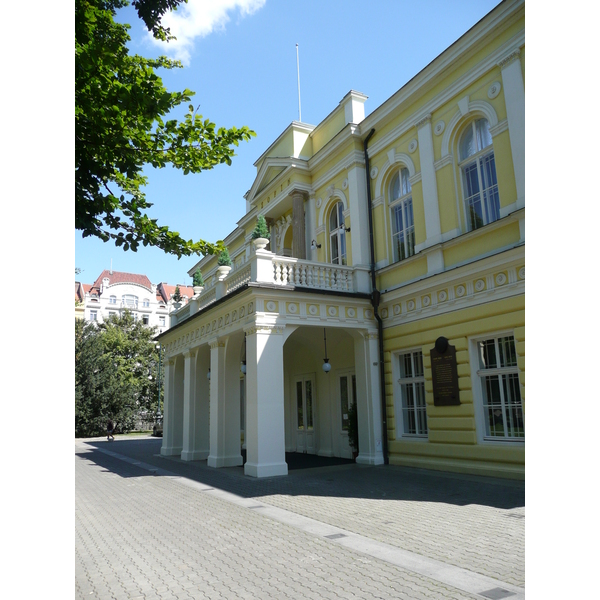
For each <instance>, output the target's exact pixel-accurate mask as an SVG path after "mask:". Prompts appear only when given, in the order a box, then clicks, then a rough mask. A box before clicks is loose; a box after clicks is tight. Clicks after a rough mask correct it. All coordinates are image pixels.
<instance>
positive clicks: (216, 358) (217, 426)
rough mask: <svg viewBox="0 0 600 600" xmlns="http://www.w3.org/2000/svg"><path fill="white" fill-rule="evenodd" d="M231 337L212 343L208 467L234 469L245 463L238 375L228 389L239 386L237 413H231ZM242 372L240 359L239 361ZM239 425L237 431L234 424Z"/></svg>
mask: <svg viewBox="0 0 600 600" xmlns="http://www.w3.org/2000/svg"><path fill="white" fill-rule="evenodd" d="M227 343H228V338H226V337H225V338H220V339H218V340H215V341H213V342H212V343H211V344H210V454H209V455H208V459H207V464H208V466H209V467H234V466H239V465H241V464H242V463H243V460H242V455H241V451H240V450H241V446H240V407H239V373H236V374H237V375H238V378H237V379H235V380H234V381H233V382H232V381H231V380H230V381H229V387H231V386H232V385H234V384H237V386H238V403H237V412H235V413H234V414H228V410H227V408H228V406H227V405H228V402H227V400H228V397H227V394H228V385H227V384H228V376H229V379H231V373H228V372H227V369H226V362H227V361H226V351H227ZM237 364H238V372H239V359H238V361H237ZM236 423H237V432H236V430H235V424H236Z"/></svg>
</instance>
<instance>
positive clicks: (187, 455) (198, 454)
mask: <svg viewBox="0 0 600 600" xmlns="http://www.w3.org/2000/svg"><path fill="white" fill-rule="evenodd" d="M207 458H208V450H184V451H183V452H182V453H181V460H206V459H207Z"/></svg>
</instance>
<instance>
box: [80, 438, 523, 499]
mask: <svg viewBox="0 0 600 600" xmlns="http://www.w3.org/2000/svg"><path fill="white" fill-rule="evenodd" d="M80 441H85V443H86V445H87V446H88V448H93V449H92V450H83V449H80V450H78V451H77V452H76V455H77V456H78V457H80V458H84V459H86V460H90V461H92V462H94V463H95V464H97V465H98V466H100V467H102V468H103V469H105V470H106V471H109V472H111V473H115V474H117V475H119V476H121V477H146V476H148V475H149V474H150V473H149V471H148V469H147V468H146V465H151V466H152V467H153V468H156V469H160V470H163V471H168V472H169V473H170V474H175V475H179V476H181V477H186V478H188V479H192V480H194V481H197V482H200V483H203V484H206V485H210V486H211V487H216V488H219V489H222V490H225V491H228V492H231V493H233V494H237V495H239V496H242V497H245V498H259V497H261V496H270V495H275V494H281V495H290V496H299V495H304V496H329V497H340V498H366V499H378V500H381V499H385V500H402V501H414V502H443V503H446V504H454V505H457V506H465V505H468V504H475V505H482V506H490V507H494V508H500V509H513V508H518V507H523V506H525V483H524V482H523V481H513V480H504V479H496V478H491V477H480V476H475V475H462V474H454V473H443V472H438V471H428V470H425V469H412V468H408V467H397V466H393V465H381V466H376V467H373V466H367V465H357V464H356V463H354V462H352V461H347V460H344V459H330V458H326V457H318V456H310V457H307V456H306V455H297V454H286V461H289V462H288V469H289V475H288V476H287V477H271V478H264V479H255V478H253V477H246V476H245V475H244V470H243V467H229V468H222V469H214V468H211V467H208V466H207V464H206V461H205V460H204V461H191V462H188V461H182V460H181V459H180V458H179V457H164V456H160V447H161V444H162V440H161V439H160V438H157V439H154V438H138V439H127V440H124V439H119V438H117V440H116V441H115V442H108V441H99V440H93V441H92V440H80ZM106 451H108V452H114V453H115V454H118V455H120V456H126V457H128V458H129V459H132V460H133V461H136V462H140V463H144V465H143V466H139V465H135V464H131V463H129V462H126V461H124V460H122V459H120V458H117V457H114V456H111V455H110V454H106ZM336 461H337V462H336ZM292 465H294V466H293V467H292Z"/></svg>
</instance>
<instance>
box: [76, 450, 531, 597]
mask: <svg viewBox="0 0 600 600" xmlns="http://www.w3.org/2000/svg"><path fill="white" fill-rule="evenodd" d="M140 442H141V443H139V444H138V443H137V440H136V441H133V442H131V441H126V442H121V441H119V442H117V443H113V444H111V446H110V450H111V451H113V452H117V453H118V454H120V455H127V456H129V457H131V458H136V459H137V460H140V461H141V462H143V463H144V464H152V465H153V466H156V467H159V468H162V469H167V470H169V471H171V472H176V473H178V474H179V475H180V476H181V477H184V478H185V480H186V481H189V480H191V481H196V482H201V483H202V484H205V485H207V486H209V487H213V488H214V489H218V490H224V491H227V492H230V493H233V494H236V495H237V496H241V497H243V498H248V499H250V500H254V501H255V502H254V505H258V504H263V505H267V506H274V507H279V508H283V509H285V510H287V511H291V512H292V513H295V514H298V515H303V516H306V517H310V518H313V519H315V520H317V521H319V522H321V523H325V524H328V525H333V526H335V527H339V528H340V529H343V530H345V531H348V532H354V533H356V534H359V535H362V536H365V537H366V538H369V539H372V540H376V541H379V542H383V543H386V544H388V545H390V546H395V547H398V548H402V549H406V550H410V551H411V552H416V553H418V554H421V555H423V556H428V557H430V558H436V559H438V560H441V561H443V562H446V563H448V564H450V565H455V566H459V567H462V568H466V569H468V570H471V571H475V572H479V573H482V574H484V575H488V576H490V577H494V578H495V579H497V580H498V581H499V582H502V581H504V582H507V583H512V584H513V585H518V586H522V585H523V582H524V519H523V518H515V517H510V518H509V517H507V515H508V514H523V515H524V489H523V486H522V485H520V484H519V483H518V482H517V483H514V482H512V483H511V482H500V481H498V480H486V479H484V478H469V477H466V476H465V477H460V476H447V475H444V474H429V473H423V472H421V471H416V470H407V469H402V468H397V467H389V466H388V467H381V468H380V467H366V468H365V467H362V466H360V465H350V466H349V468H346V467H336V468H335V469H331V468H328V469H311V470H310V471H311V472H310V473H303V474H298V475H296V474H297V473H298V472H291V473H290V475H289V476H288V477H279V478H273V479H270V480H259V481H256V480H252V479H251V478H246V477H244V476H243V474H242V473H243V470H242V469H241V468H237V469H210V468H208V467H206V466H205V465H206V463H205V462H196V463H185V462H184V461H179V460H177V459H165V458H164V457H160V456H155V455H156V454H158V451H159V447H160V444H159V443H160V440H147V441H146V440H140ZM148 442H149V443H148ZM156 442H159V443H158V444H157V443H156ZM96 445H97V446H98V448H94V447H93V446H92V445H87V444H86V445H83V444H81V443H78V444H76V484H77V485H76V583H77V585H76V598H77V599H78V600H82V599H83V598H89V597H90V596H89V591H90V590H92V589H93V590H94V591H95V592H96V593H95V594H94V595H93V596H92V597H93V598H99V599H100V600H105V599H106V600H108V599H110V598H112V597H113V596H111V586H112V588H113V589H117V588H119V589H120V590H121V591H122V593H123V594H125V595H126V597H127V600H131V599H132V598H136V597H137V596H139V595H140V594H141V595H142V596H144V597H145V598H146V600H154V599H155V598H156V599H160V600H166V599H168V600H171V599H175V598H180V600H181V599H182V598H189V597H191V598H211V599H212V598H226V599H227V598H250V597H253V598H257V599H261V600H262V599H263V598H265V599H268V598H270V597H273V598H277V600H281V599H284V600H285V599H286V598H295V599H297V598H319V599H321V600H323V599H325V598H327V599H331V600H333V599H336V598H340V599H341V598H365V599H366V598H378V597H381V598H411V600H415V599H417V600H419V599H422V600H428V599H430V598H440V599H441V598H444V599H445V598H460V599H464V598H475V597H476V596H474V595H472V594H468V593H465V592H463V591H461V590H458V589H456V588H452V587H449V586H446V585H443V584H441V583H440V582H438V581H435V580H433V579H430V578H427V577H424V576H419V575H418V574H415V573H411V572H408V571H406V570H404V569H401V568H399V567H396V566H394V565H392V564H390V563H388V562H385V561H382V560H379V559H376V558H373V557H367V556H365V555H363V554H360V553H357V552H354V551H352V550H350V549H347V548H345V547H343V546H342V545H340V543H339V541H341V540H335V539H332V540H327V539H323V538H319V537H315V536H314V535H311V534H308V533H305V532H303V531H300V530H298V529H295V528H293V527H291V526H289V525H286V524H284V523H280V522H276V521H274V520H272V519H270V518H268V517H265V516H262V515H261V514H260V509H254V510H248V509H247V508H243V507H241V506H237V505H234V504H232V503H230V502H227V501H225V500H222V499H221V498H217V497H215V496H211V495H210V494H209V493H204V492H202V491H200V490H198V489H195V488H193V487H191V486H189V485H188V486H186V485H182V483H181V480H177V479H173V478H170V477H164V476H154V475H150V474H149V472H148V471H147V470H146V469H144V468H142V467H140V466H136V465H131V464H128V463H126V462H125V461H123V460H120V459H119V458H115V457H113V456H110V455H107V454H106V453H104V452H102V451H101V448H100V447H101V443H96ZM105 446H106V444H105ZM250 505H253V504H252V503H251V504H250ZM106 532H119V535H115V534H113V535H109V534H107V533H106ZM123 567H125V568H123ZM115 581H116V582H118V583H120V584H121V585H120V586H117V585H114V582H115ZM107 582H111V585H107ZM303 582H305V585H302V583H303ZM123 584H125V585H123ZM498 587H502V586H501V585H499V586H498ZM86 592H87V593H88V595H86ZM120 593H121V592H120ZM299 594H302V595H299Z"/></svg>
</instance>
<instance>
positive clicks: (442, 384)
mask: <svg viewBox="0 0 600 600" xmlns="http://www.w3.org/2000/svg"><path fill="white" fill-rule="evenodd" d="M429 354H430V356H431V374H432V377H433V404H434V406H455V405H459V404H460V395H459V392H458V368H457V366H456V348H455V347H454V346H451V345H450V344H448V340H447V339H446V338H445V337H439V338H438V339H437V340H436V341H435V347H434V348H432V349H431V351H430V353H429Z"/></svg>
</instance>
